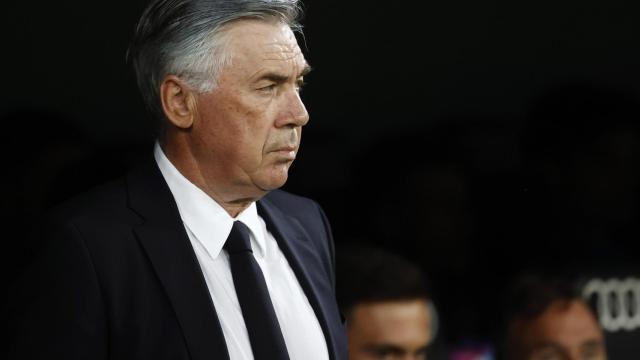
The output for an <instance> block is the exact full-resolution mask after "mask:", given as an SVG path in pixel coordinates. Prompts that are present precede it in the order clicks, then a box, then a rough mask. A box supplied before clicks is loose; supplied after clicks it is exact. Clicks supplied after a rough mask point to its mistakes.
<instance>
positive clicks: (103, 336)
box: [8, 161, 347, 360]
mask: <svg viewBox="0 0 640 360" xmlns="http://www.w3.org/2000/svg"><path fill="white" fill-rule="evenodd" d="M257 205H258V213H259V214H260V216H261V217H262V218H263V219H264V220H265V222H266V224H267V228H268V229H269V231H270V232H271V233H272V234H273V235H274V237H275V239H276V240H277V242H278V245H279V246H280V248H281V249H282V251H283V252H284V254H285V256H286V257H287V260H288V261H289V264H290V265H291V267H292V268H293V270H294V272H295V274H296V276H297V278H298V281H299V282H300V284H301V285H302V288H303V289H304V291H305V294H306V295H307V297H308V299H309V302H310V303H311V306H312V307H313V310H314V311H315V314H316V316H317V318H318V320H319V323H320V325H321V327H322V330H323V332H324V336H325V339H326V342H327V347H328V350H329V354H330V357H331V359H345V360H346V359H347V351H346V335H345V330H344V326H343V323H342V321H341V318H340V315H339V312H338V309H337V306H336V303H335V293H334V285H335V283H334V248H333V240H332V237H331V231H330V228H329V224H328V222H327V219H326V217H325V215H324V213H323V212H322V210H321V208H320V207H319V206H318V205H317V204H316V203H315V202H313V201H311V200H308V199H305V198H301V197H297V196H294V195H291V194H288V193H285V192H283V191H274V192H272V193H270V194H268V195H267V196H265V197H264V198H263V199H261V200H260V201H258V203H257ZM41 234H42V235H43V238H44V241H43V243H42V245H41V247H40V249H41V250H42V251H40V252H39V255H38V256H37V257H36V258H35V259H34V264H33V266H31V267H29V270H28V271H27V274H26V276H25V278H24V279H23V280H22V281H21V282H20V284H19V285H20V289H19V290H18V291H17V292H16V297H15V301H13V302H12V304H13V305H12V306H11V307H10V308H9V311H10V315H9V318H10V321H9V322H8V323H9V326H11V328H10V329H9V330H10V331H11V333H12V334H13V335H12V336H13V338H11V339H10V346H9V352H10V356H9V358H10V359H51V358H54V359H69V360H71V359H83V360H101V359H123V360H124V359H138V360H140V359H154V360H161V359H171V360H179V359H193V360H213V359H228V358H229V355H228V352H227V348H226V344H225V340H224V336H223V333H222V329H221V328H220V324H219V322H218V317H217V315H216V310H215V308H214V306H213V303H212V301H211V298H210V296H209V292H208V289H207V285H206V283H205V280H204V277H203V274H202V271H201V269H200V266H199V264H198V262H197V259H196V257H195V254H194V252H193V249H192V247H191V243H190V241H189V239H188V236H187V234H186V232H185V229H184V226H183V224H182V221H181V219H180V216H179V213H178V209H177V207H176V204H175V201H174V199H173V196H172V195H171V193H170V190H169V188H168V186H167V185H166V183H165V181H164V179H163V177H162V175H161V173H160V171H159V169H158V167H157V165H156V164H155V162H153V161H150V162H148V163H147V164H146V165H144V166H143V167H141V168H139V169H137V170H135V171H133V172H131V173H129V174H128V175H127V176H126V177H124V178H123V179H121V180H119V181H116V182H113V183H110V184H107V185H105V186H103V187H101V188H98V189H96V190H94V191H92V192H90V193H88V194H86V195H84V196H82V197H81V198H78V199H75V200H73V201H71V202H70V203H68V204H66V205H64V206H63V207H62V208H61V209H59V210H58V211H56V213H55V215H54V216H53V217H52V218H51V220H50V221H48V222H47V225H46V226H44V227H43V229H42V233H41ZM292 360H293V359H292Z"/></svg>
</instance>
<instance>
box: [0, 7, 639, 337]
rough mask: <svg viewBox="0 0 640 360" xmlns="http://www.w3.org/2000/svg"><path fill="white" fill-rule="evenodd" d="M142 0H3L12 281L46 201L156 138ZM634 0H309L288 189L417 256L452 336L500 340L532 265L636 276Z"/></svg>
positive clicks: (5, 180) (349, 227)
mask: <svg viewBox="0 0 640 360" xmlns="http://www.w3.org/2000/svg"><path fill="white" fill-rule="evenodd" d="M144 4H145V1H142V0H137V1H131V0H117V1H116V0H112V1H104V2H86V1H78V0H73V1H71V0H63V1H53V2H52V1H30V2H24V3H18V2H11V3H9V4H5V5H4V6H3V12H2V14H3V21H2V22H0V23H1V25H0V30H2V32H1V34H2V35H1V36H2V37H1V39H2V60H1V64H2V65H3V66H2V68H3V70H4V71H3V72H2V77H1V78H0V79H1V81H2V86H0V99H1V100H0V119H1V120H2V122H1V123H0V124H1V126H2V130H3V131H2V134H3V137H2V142H1V145H0V146H1V150H2V151H1V152H0V154H1V156H2V168H3V176H2V183H1V184H0V191H2V194H1V195H2V198H3V200H2V208H1V213H0V215H1V216H2V219H3V220H2V223H3V224H2V225H3V226H4V228H5V229H7V228H8V229H10V230H12V231H8V232H6V233H7V234H13V235H11V236H6V237H4V239H3V242H2V244H1V245H2V247H3V249H4V250H3V251H1V252H0V253H1V254H2V259H0V260H2V261H1V262H2V264H3V265H2V274H3V275H2V276H3V278H4V279H3V282H5V283H6V282H7V281H9V279H11V278H13V277H14V275H15V273H16V272H18V271H19V269H20V267H21V266H22V264H23V263H24V261H26V260H28V258H29V254H30V252H31V251H32V249H33V247H34V246H36V244H31V243H29V242H28V241H26V236H25V233H26V232H28V230H29V229H30V228H31V227H32V226H33V223H34V219H36V218H37V217H38V216H40V215H41V214H42V213H43V211H45V210H46V209H47V208H48V207H50V206H51V205H53V204H55V203H57V202H59V201H61V200H62V199H64V198H67V197H69V196H71V195H73V194H75V193H78V192H80V191H83V190H85V189H88V188H90V187H91V186H94V185H96V184H98V183H101V182H103V181H105V180H108V179H110V178H114V177H117V176H118V175H120V174H122V173H123V172H124V171H125V170H126V169H127V167H129V166H131V165H132V164H134V163H135V162H136V161H138V160H139V159H140V158H142V157H144V156H145V155H148V153H149V152H150V149H151V145H152V143H153V132H152V121H151V119H150V118H149V116H148V115H147V114H146V113H145V111H144V108H143V105H142V100H141V98H140V96H139V94H138V93H137V89H136V87H135V84H134V81H133V74H132V71H131V70H130V68H129V67H128V66H127V64H126V62H125V51H126V48H127V45H128V42H129V39H130V37H131V34H132V32H133V28H134V25H135V21H136V20H137V17H138V16H139V14H140V12H141V11H142V8H143V6H144ZM631 4H633V2H629V1H622V0H609V1H593V0H582V1H568V0H560V1H558V0H556V1H540V0H538V1H473V0H454V1H423V2H403V1H396V2H373V1H356V0H352V1H336V0H307V1H305V7H306V12H307V15H306V18H305V20H304V21H303V23H304V25H305V29H306V30H305V33H306V44H307V45H306V49H305V51H306V54H307V58H308V60H309V62H310V63H311V65H312V66H313V67H314V71H313V72H312V74H311V75H309V77H308V80H307V83H308V85H307V86H306V88H305V90H304V92H303V98H304V100H305V102H306V104H307V107H308V110H309V112H310V114H311V122H310V123H309V125H308V126H307V127H306V128H305V131H304V141H303V147H302V150H301V154H300V157H299V159H298V160H297V162H296V164H295V165H294V167H293V168H292V170H291V176H290V181H289V182H288V184H287V185H286V187H285V188H286V189H287V190H289V191H291V192H294V193H298V194H303V195H306V196H309V197H312V198H314V199H316V200H317V201H319V202H320V203H321V204H322V205H323V207H324V208H325V210H326V212H327V214H328V216H329V218H330V220H331V221H332V224H333V228H334V235H335V238H336V242H338V243H347V242H355V241H360V242H367V243H372V244H378V245H382V246H384V247H386V248H389V249H392V250H394V251H396V252H399V253H401V254H404V255H405V256H407V257H409V258H411V259H413V260H415V261H417V262H419V263H420V264H421V265H422V266H423V267H424V269H425V270H426V271H427V274H428V276H429V278H430V279H431V288H432V292H433V294H434V298H435V301H436V305H437V306H438V308H439V310H440V316H441V323H442V327H443V333H442V335H443V338H442V340H443V342H444V343H446V344H459V343H465V342H474V341H477V342H485V341H488V340H489V339H491V338H492V336H494V335H495V332H496V330H497V324H498V322H497V321H496V319H497V318H498V317H499V314H500V306H499V303H500V300H501V296H502V294H503V292H504V289H505V287H506V285H507V284H508V282H509V281H510V280H511V278H512V277H514V276H515V275H516V274H518V273H519V272H522V271H524V270H527V269H530V268H544V269H546V270H547V271H549V270H550V269H551V270H555V271H557V272H559V273H563V274H564V273H567V272H573V273H577V274H582V273H589V274H598V272H599V271H603V272H606V273H607V274H611V273H613V274H630V273H634V272H636V271H637V270H636V269H637V264H638V260H640V245H638V241H637V238H638V234H639V232H640V227H639V226H638V216H639V215H640V212H639V210H640V209H639V207H638V205H639V203H638V196H639V190H640V188H639V185H640V171H639V170H640V169H639V168H638V161H639V160H640V126H639V124H638V115H639V114H640V106H639V98H638V94H639V93H638V92H639V90H640V70H639V66H638V64H640V50H639V47H638V35H640V22H638V21H637V18H638V12H637V11H636V9H635V7H633V5H631ZM303 47H304V46H303Z"/></svg>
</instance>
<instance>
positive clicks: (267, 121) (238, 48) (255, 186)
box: [190, 20, 309, 198]
mask: <svg viewBox="0 0 640 360" xmlns="http://www.w3.org/2000/svg"><path fill="white" fill-rule="evenodd" d="M225 31H226V32H225V35H223V36H224V38H225V39H226V40H227V42H226V44H227V45H226V48H225V49H226V51H227V52H228V53H229V54H230V55H231V62H230V64H229V65H227V66H226V67H225V68H223V70H222V71H221V72H220V74H219V77H218V87H217V88H216V89H215V90H213V91H212V92H210V93H205V94H200V95H197V98H196V102H197V116H196V120H195V121H194V124H193V127H192V129H191V130H190V131H191V136H192V141H191V152H192V153H193V154H194V157H195V158H196V161H197V164H198V167H199V168H200V172H201V173H202V175H203V176H204V178H205V179H207V181H212V182H217V185H218V186H220V187H221V188H225V189H232V190H231V191H230V192H232V193H234V194H241V195H246V197H248V198H249V197H256V196H257V197H259V196H262V195H264V193H265V192H267V191H269V190H272V189H275V188H278V187H280V186H282V185H283V184H284V183H285V181H286V180H287V174H288V170H289V166H291V163H292V162H293V160H294V159H295V157H296V154H297V151H298V147H299V145H300V136H301V129H302V126H303V125H305V124H306V123H307V121H308V120H309V116H308V114H307V110H306V109H305V107H304V105H303V103H302V101H301V100H300V95H299V89H300V86H301V85H302V79H303V76H304V74H305V73H306V72H307V71H308V68H309V67H308V65H307V63H306V61H305V59H304V56H303V55H302V52H301V51H300V48H299V47H298V43H297V41H296V39H295V36H294V34H293V32H292V31H291V30H290V28H289V27H288V26H287V25H285V24H281V23H271V22H265V21H259V20H240V21H237V22H235V23H232V24H230V25H229V26H228V28H227V29H226V30H225ZM211 179H213V180H211ZM221 195H222V196H225V195H224V194H221Z"/></svg>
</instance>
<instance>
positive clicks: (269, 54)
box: [225, 19, 306, 66]
mask: <svg viewBox="0 0 640 360" xmlns="http://www.w3.org/2000/svg"><path fill="white" fill-rule="evenodd" d="M225 33H226V34H225V35H226V36H225V37H226V43H227V49H228V50H229V51H230V54H229V55H230V56H231V57H233V58H245V59H246V60H254V61H276V62H277V61H283V62H294V63H296V64H297V65H298V66H304V65H306V61H305V59H304V55H303V54H302V50H301V49H300V46H298V41H297V39H296V37H295V34H294V33H293V31H292V30H291V28H290V27H289V26H288V25H287V24H285V23H282V22H277V21H266V20H260V19H246V20H238V21H236V22H234V23H232V24H230V25H229V27H228V29H226V31H225Z"/></svg>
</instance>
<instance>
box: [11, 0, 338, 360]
mask: <svg viewBox="0 0 640 360" xmlns="http://www.w3.org/2000/svg"><path fill="white" fill-rule="evenodd" d="M298 16H299V8H298V5H297V1H296V0H242V1H241V0H235V1H233V0H225V1H223V0H218V1H213V0H182V1H177V0H157V1H152V2H151V4H150V5H149V6H148V8H147V9H146V10H145V12H144V14H143V15H142V18H141V19H140V22H139V25H138V27H137V30H136V35H135V39H134V42H133V44H132V48H131V52H130V56H131V59H132V60H133V64H134V67H135V70H136V75H137V78H138V83H139V87H140V89H141V91H142V94H143V96H144V98H145V101H146V103H147V105H148V106H149V108H150V109H151V110H152V111H153V112H154V113H155V114H156V115H157V116H158V118H159V119H160V120H161V121H162V127H161V132H160V135H159V142H158V144H156V147H155V150H154V159H152V160H151V161H149V163H147V164H146V165H144V166H142V167H141V168H138V169H136V170H134V171H132V172H131V173H129V174H127V175H126V177H125V178H123V179H121V180H118V181H115V182H113V183H110V184H107V185H105V186H103V187H100V188H98V189H96V190H94V191H92V192H91V193H89V194H86V195H84V196H82V197H80V198H79V199H75V200H73V201H71V202H70V203H68V204H66V205H65V206H63V207H62V208H61V209H59V210H58V211H57V213H56V214H55V215H54V216H53V217H52V219H51V221H49V222H48V224H47V226H45V227H44V228H43V231H42V235H43V237H44V238H45V242H44V245H43V246H42V248H41V249H40V250H41V251H40V256H39V257H38V258H37V259H35V260H34V265H33V266H32V267H31V269H30V272H29V273H28V274H27V276H26V278H25V280H24V281H23V282H22V283H21V285H22V289H21V290H20V291H19V292H18V294H19V296H18V297H17V299H18V301H16V302H15V304H16V305H14V306H13V307H12V308H11V309H10V310H11V313H12V317H13V321H12V322H10V324H12V329H11V330H12V332H13V334H14V338H13V339H12V341H11V345H10V358H15V359H40V358H54V359H92V360H97V359H172V360H175V359H194V360H205V359H207V360H211V359H232V360H235V359H344V358H346V339H345V337H344V334H343V332H344V328H343V325H342V323H341V320H340V315H339V312H338V308H337V305H336V303H335V296H334V295H335V294H334V280H333V279H334V266H333V256H334V250H333V242H332V238H331V233H330V228H329V225H328V222H327V220H326V218H325V216H324V214H323V212H322V210H321V209H320V207H319V206H318V205H317V204H316V203H314V202H312V201H310V200H307V199H304V198H301V197H297V196H293V195H290V194H287V193H285V192H282V191H278V190H276V189H277V188H278V187H280V186H282V185H283V184H284V183H285V181H286V179H287V172H288V169H289V166H290V165H291V163H292V162H293V160H294V159H295V157H296V154H297V151H298V147H299V145H300V135H301V128H302V126H304V125H305V124H306V123H307V121H308V114H307V111H306V109H305V107H304V105H303V103H302V102H301V100H300V95H299V91H300V87H301V86H302V82H303V78H304V76H305V74H306V73H307V72H308V69H309V66H308V64H307V63H306V61H305V59H304V57H303V55H302V53H301V51H300V48H299V47H298V44H297V42H296V39H295V36H294V33H293V31H292V29H294V30H295V29H297V28H299V26H298V25H297V22H296V21H297V18H298ZM247 284H248V285H247Z"/></svg>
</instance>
